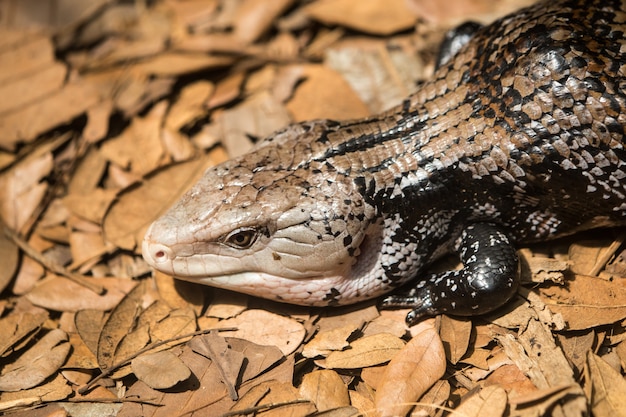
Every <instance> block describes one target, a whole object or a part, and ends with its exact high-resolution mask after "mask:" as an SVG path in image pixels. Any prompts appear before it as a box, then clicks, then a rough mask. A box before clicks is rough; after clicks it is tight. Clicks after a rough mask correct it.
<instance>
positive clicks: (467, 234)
mask: <svg viewBox="0 0 626 417" xmlns="http://www.w3.org/2000/svg"><path fill="white" fill-rule="evenodd" d="M456 248H457V252H458V253H459V256H460V258H461V262H462V263H463V269H461V270H458V271H447V272H443V273H439V274H434V275H431V276H429V277H427V278H426V279H424V280H420V281H419V282H418V283H417V285H415V286H414V287H413V288H411V289H410V290H409V291H408V292H406V293H404V294H393V295H390V296H388V297H386V298H385V299H384V300H383V302H382V306H383V307H410V308H412V309H413V310H412V311H411V312H409V313H408V314H407V318H406V320H407V323H409V324H414V323H415V322H417V321H418V320H420V319H422V318H424V317H427V316H432V315H436V314H440V313H449V314H451V315H458V316H472V315H477V314H484V313H487V312H490V311H492V310H495V309H496V308H498V307H500V306H501V305H503V304H504V303H505V302H507V301H508V300H509V299H510V298H511V297H512V296H513V294H515V292H516V290H517V286H518V284H519V260H518V257H517V253H516V251H515V248H514V246H513V245H512V244H511V242H510V240H509V238H508V237H507V235H506V234H505V233H504V232H503V231H502V230H501V229H500V228H499V227H498V226H496V225H494V224H491V223H475V224H471V225H469V226H467V227H466V228H465V229H464V230H463V231H462V233H461V236H460V238H459V241H458V244H457V245H456Z"/></svg>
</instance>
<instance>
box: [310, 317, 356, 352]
mask: <svg viewBox="0 0 626 417" xmlns="http://www.w3.org/2000/svg"><path fill="white" fill-rule="evenodd" d="M360 327H361V326H360V324H358V323H357V324H352V325H350V324H347V325H345V326H343V327H338V328H336V329H332V330H328V331H320V332H319V333H317V334H316V335H315V337H313V339H311V341H310V342H309V343H307V344H306V345H304V349H303V350H302V356H304V357H305V358H314V357H316V356H327V355H328V354H329V353H331V352H332V351H335V350H343V349H345V348H346V347H347V346H348V345H349V343H348V338H349V337H350V336H351V335H352V334H353V333H354V332H355V331H357V330H358V329H359V328H360Z"/></svg>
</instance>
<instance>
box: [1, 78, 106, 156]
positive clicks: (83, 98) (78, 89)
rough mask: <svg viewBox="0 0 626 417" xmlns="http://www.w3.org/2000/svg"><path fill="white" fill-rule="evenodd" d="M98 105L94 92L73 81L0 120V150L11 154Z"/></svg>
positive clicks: (90, 86)
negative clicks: (21, 145) (20, 145)
mask: <svg viewBox="0 0 626 417" xmlns="http://www.w3.org/2000/svg"><path fill="white" fill-rule="evenodd" d="M99 102H100V95H99V94H98V92H97V91H96V90H95V88H94V87H93V86H92V85H91V84H88V83H86V82H84V81H81V80H76V81H74V82H71V83H69V84H66V85H65V86H64V87H63V88H62V89H60V90H59V91H58V92H55V93H54V94H51V95H49V96H47V97H45V98H42V99H40V100H36V101H35V102H34V103H32V104H30V105H29V106H26V107H24V108H21V109H19V110H17V111H14V112H11V113H6V114H4V115H2V116H0V130H1V131H2V132H4V134H3V135H2V138H1V139H0V148H4V149H8V150H13V149H14V148H15V147H16V145H17V144H18V143H20V142H24V143H29V142H31V141H33V140H34V139H35V137H37V136H38V135H40V134H42V133H44V132H46V131H47V130H50V129H52V128H53V127H55V126H58V125H60V124H63V123H66V122H68V121H70V120H72V119H73V118H74V117H76V116H79V115H81V114H83V113H85V112H86V111H87V109H89V108H90V107H91V106H95V105H96V104H98V103H99Z"/></svg>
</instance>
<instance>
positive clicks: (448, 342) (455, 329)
mask: <svg viewBox="0 0 626 417" xmlns="http://www.w3.org/2000/svg"><path fill="white" fill-rule="evenodd" d="M471 333H472V321H471V320H468V319H456V318H452V317H449V316H446V315H444V316H442V317H441V329H440V330H439V334H440V335H441V341H442V342H443V347H444V349H445V351H446V357H447V358H448V360H449V361H450V362H451V363H453V364H456V363H457V362H458V361H459V360H460V359H461V358H462V357H463V355H465V352H466V351H467V348H468V345H469V340H470V336H471Z"/></svg>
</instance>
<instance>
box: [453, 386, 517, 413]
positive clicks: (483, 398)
mask: <svg viewBox="0 0 626 417" xmlns="http://www.w3.org/2000/svg"><path fill="white" fill-rule="evenodd" d="M506 403H507V397H506V391H504V390H503V389H502V388H500V387H499V386H497V385H490V386H488V387H485V388H483V389H481V390H480V391H479V392H477V393H476V394H473V395H471V396H470V397H469V398H467V399H464V400H462V401H461V405H459V406H458V407H457V408H455V409H454V412H455V413H457V414H459V415H462V416H467V417H482V416H490V417H492V416H493V417H498V416H502V415H504V410H506Z"/></svg>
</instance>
